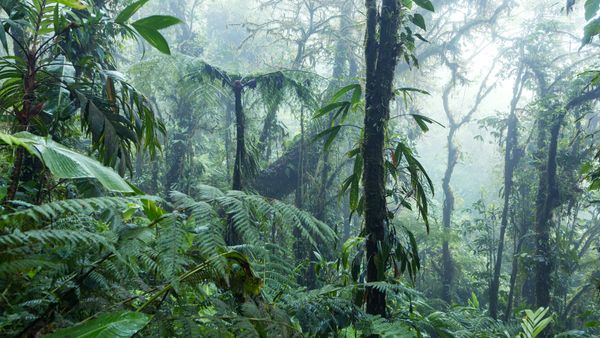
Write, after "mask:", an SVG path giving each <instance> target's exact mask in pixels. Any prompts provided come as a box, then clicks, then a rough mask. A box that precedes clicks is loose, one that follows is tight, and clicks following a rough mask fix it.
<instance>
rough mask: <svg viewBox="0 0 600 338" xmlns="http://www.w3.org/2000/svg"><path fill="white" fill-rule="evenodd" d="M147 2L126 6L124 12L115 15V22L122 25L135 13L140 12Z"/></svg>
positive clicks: (142, 0) (141, 1) (144, 0)
mask: <svg viewBox="0 0 600 338" xmlns="http://www.w3.org/2000/svg"><path fill="white" fill-rule="evenodd" d="M148 1H149V0H140V1H137V2H134V3H132V4H131V5H129V6H127V7H126V8H125V9H124V10H122V11H121V13H119V15H117V18H116V19H115V22H116V23H118V24H124V23H125V22H126V21H127V20H129V19H130V18H131V17H132V16H133V15H134V14H135V13H136V12H137V11H139V10H140V8H142V7H143V6H144V5H145V4H146V3H147V2H148Z"/></svg>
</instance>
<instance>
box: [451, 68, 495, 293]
mask: <svg viewBox="0 0 600 338" xmlns="http://www.w3.org/2000/svg"><path fill="white" fill-rule="evenodd" d="M446 63H447V65H448V67H449V68H451V69H452V78H451V79H450V81H449V82H448V84H447V85H446V87H445V88H444V93H443V95H442V100H443V105H444V112H445V113H446V117H447V118H448V157H447V158H448V159H447V162H446V163H447V164H446V170H445V172H444V178H443V180H442V191H443V192H444V205H443V211H442V226H443V228H444V234H445V238H444V241H443V243H442V270H441V274H442V275H441V280H442V293H441V296H442V299H443V300H444V301H446V302H447V303H448V304H450V303H451V302H452V294H451V288H452V284H453V279H454V270H455V267H454V263H453V261H452V254H451V251H450V242H449V240H448V236H449V235H450V231H451V230H450V229H451V225H452V212H453V211H454V193H453V192H452V188H451V187H450V181H451V179H452V174H453V173H454V168H455V167H456V164H457V163H458V159H459V149H458V148H457V145H456V144H455V140H454V139H455V137H456V133H457V132H458V130H459V129H460V128H461V127H462V126H463V125H465V124H466V123H468V122H469V121H471V119H472V118H473V115H474V114H475V113H476V112H477V110H478V109H479V106H480V105H481V102H483V100H484V99H485V98H486V97H487V96H488V95H489V94H490V93H491V92H492V89H493V88H494V86H493V85H492V86H490V85H488V81H489V78H490V76H491V75H492V72H493V71H494V68H495V62H494V64H493V65H492V66H491V68H490V70H489V71H488V73H487V75H486V76H485V78H484V79H483V81H482V82H481V84H480V86H479V89H478V91H477V95H476V96H475V99H474V102H473V104H472V105H471V107H470V108H469V110H468V111H467V112H466V113H465V114H464V115H462V116H456V114H455V113H454V110H453V109H452V107H451V106H450V94H451V93H452V90H453V89H454V88H455V86H456V84H457V81H458V80H459V76H460V74H459V73H458V70H457V67H458V65H457V64H455V63H452V62H450V61H449V60H446Z"/></svg>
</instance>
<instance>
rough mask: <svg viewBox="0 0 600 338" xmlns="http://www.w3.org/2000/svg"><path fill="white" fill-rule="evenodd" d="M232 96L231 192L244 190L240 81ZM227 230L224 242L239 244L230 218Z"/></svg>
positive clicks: (237, 82)
mask: <svg viewBox="0 0 600 338" xmlns="http://www.w3.org/2000/svg"><path fill="white" fill-rule="evenodd" d="M232 90H233V94H234V96H235V125H236V137H235V138H236V149H235V162H234V165H233V179H232V181H233V184H232V189H233V190H239V191H241V190H243V189H244V182H243V180H244V170H245V169H246V168H244V165H245V164H246V139H245V127H246V121H245V116H244V108H243V106H242V94H243V92H244V86H243V85H242V83H241V82H240V81H235V82H234V83H233V84H232ZM227 223H228V229H227V236H226V242H227V244H228V245H237V244H240V242H241V239H240V236H239V234H238V233H237V231H236V230H235V226H234V222H233V219H232V218H231V217H229V220H228V222H227Z"/></svg>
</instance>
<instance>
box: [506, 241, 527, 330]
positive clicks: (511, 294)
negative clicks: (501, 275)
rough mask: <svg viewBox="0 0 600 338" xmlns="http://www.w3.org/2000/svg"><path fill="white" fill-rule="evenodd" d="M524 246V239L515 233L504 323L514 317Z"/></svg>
mask: <svg viewBox="0 0 600 338" xmlns="http://www.w3.org/2000/svg"><path fill="white" fill-rule="evenodd" d="M522 245H523V239H522V238H520V234H519V233H518V231H515V238H514V245H513V260H512V267H511V272H510V282H509V286H508V299H507V301H506V311H505V312H504V321H505V322H507V321H509V320H510V316H511V315H512V308H513V302H514V298H515V284H516V282H517V273H518V270H519V258H518V256H517V255H518V254H520V253H521V246H522Z"/></svg>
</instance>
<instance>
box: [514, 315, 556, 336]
mask: <svg viewBox="0 0 600 338" xmlns="http://www.w3.org/2000/svg"><path fill="white" fill-rule="evenodd" d="M547 314H548V308H539V309H537V310H536V311H535V312H534V311H532V310H525V317H523V319H522V321H521V328H522V329H523V331H522V332H520V333H519V337H522V338H535V337H537V336H539V335H540V333H542V331H544V329H545V328H546V327H547V326H548V325H550V323H552V321H553V318H552V316H550V317H546V315H547Z"/></svg>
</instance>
